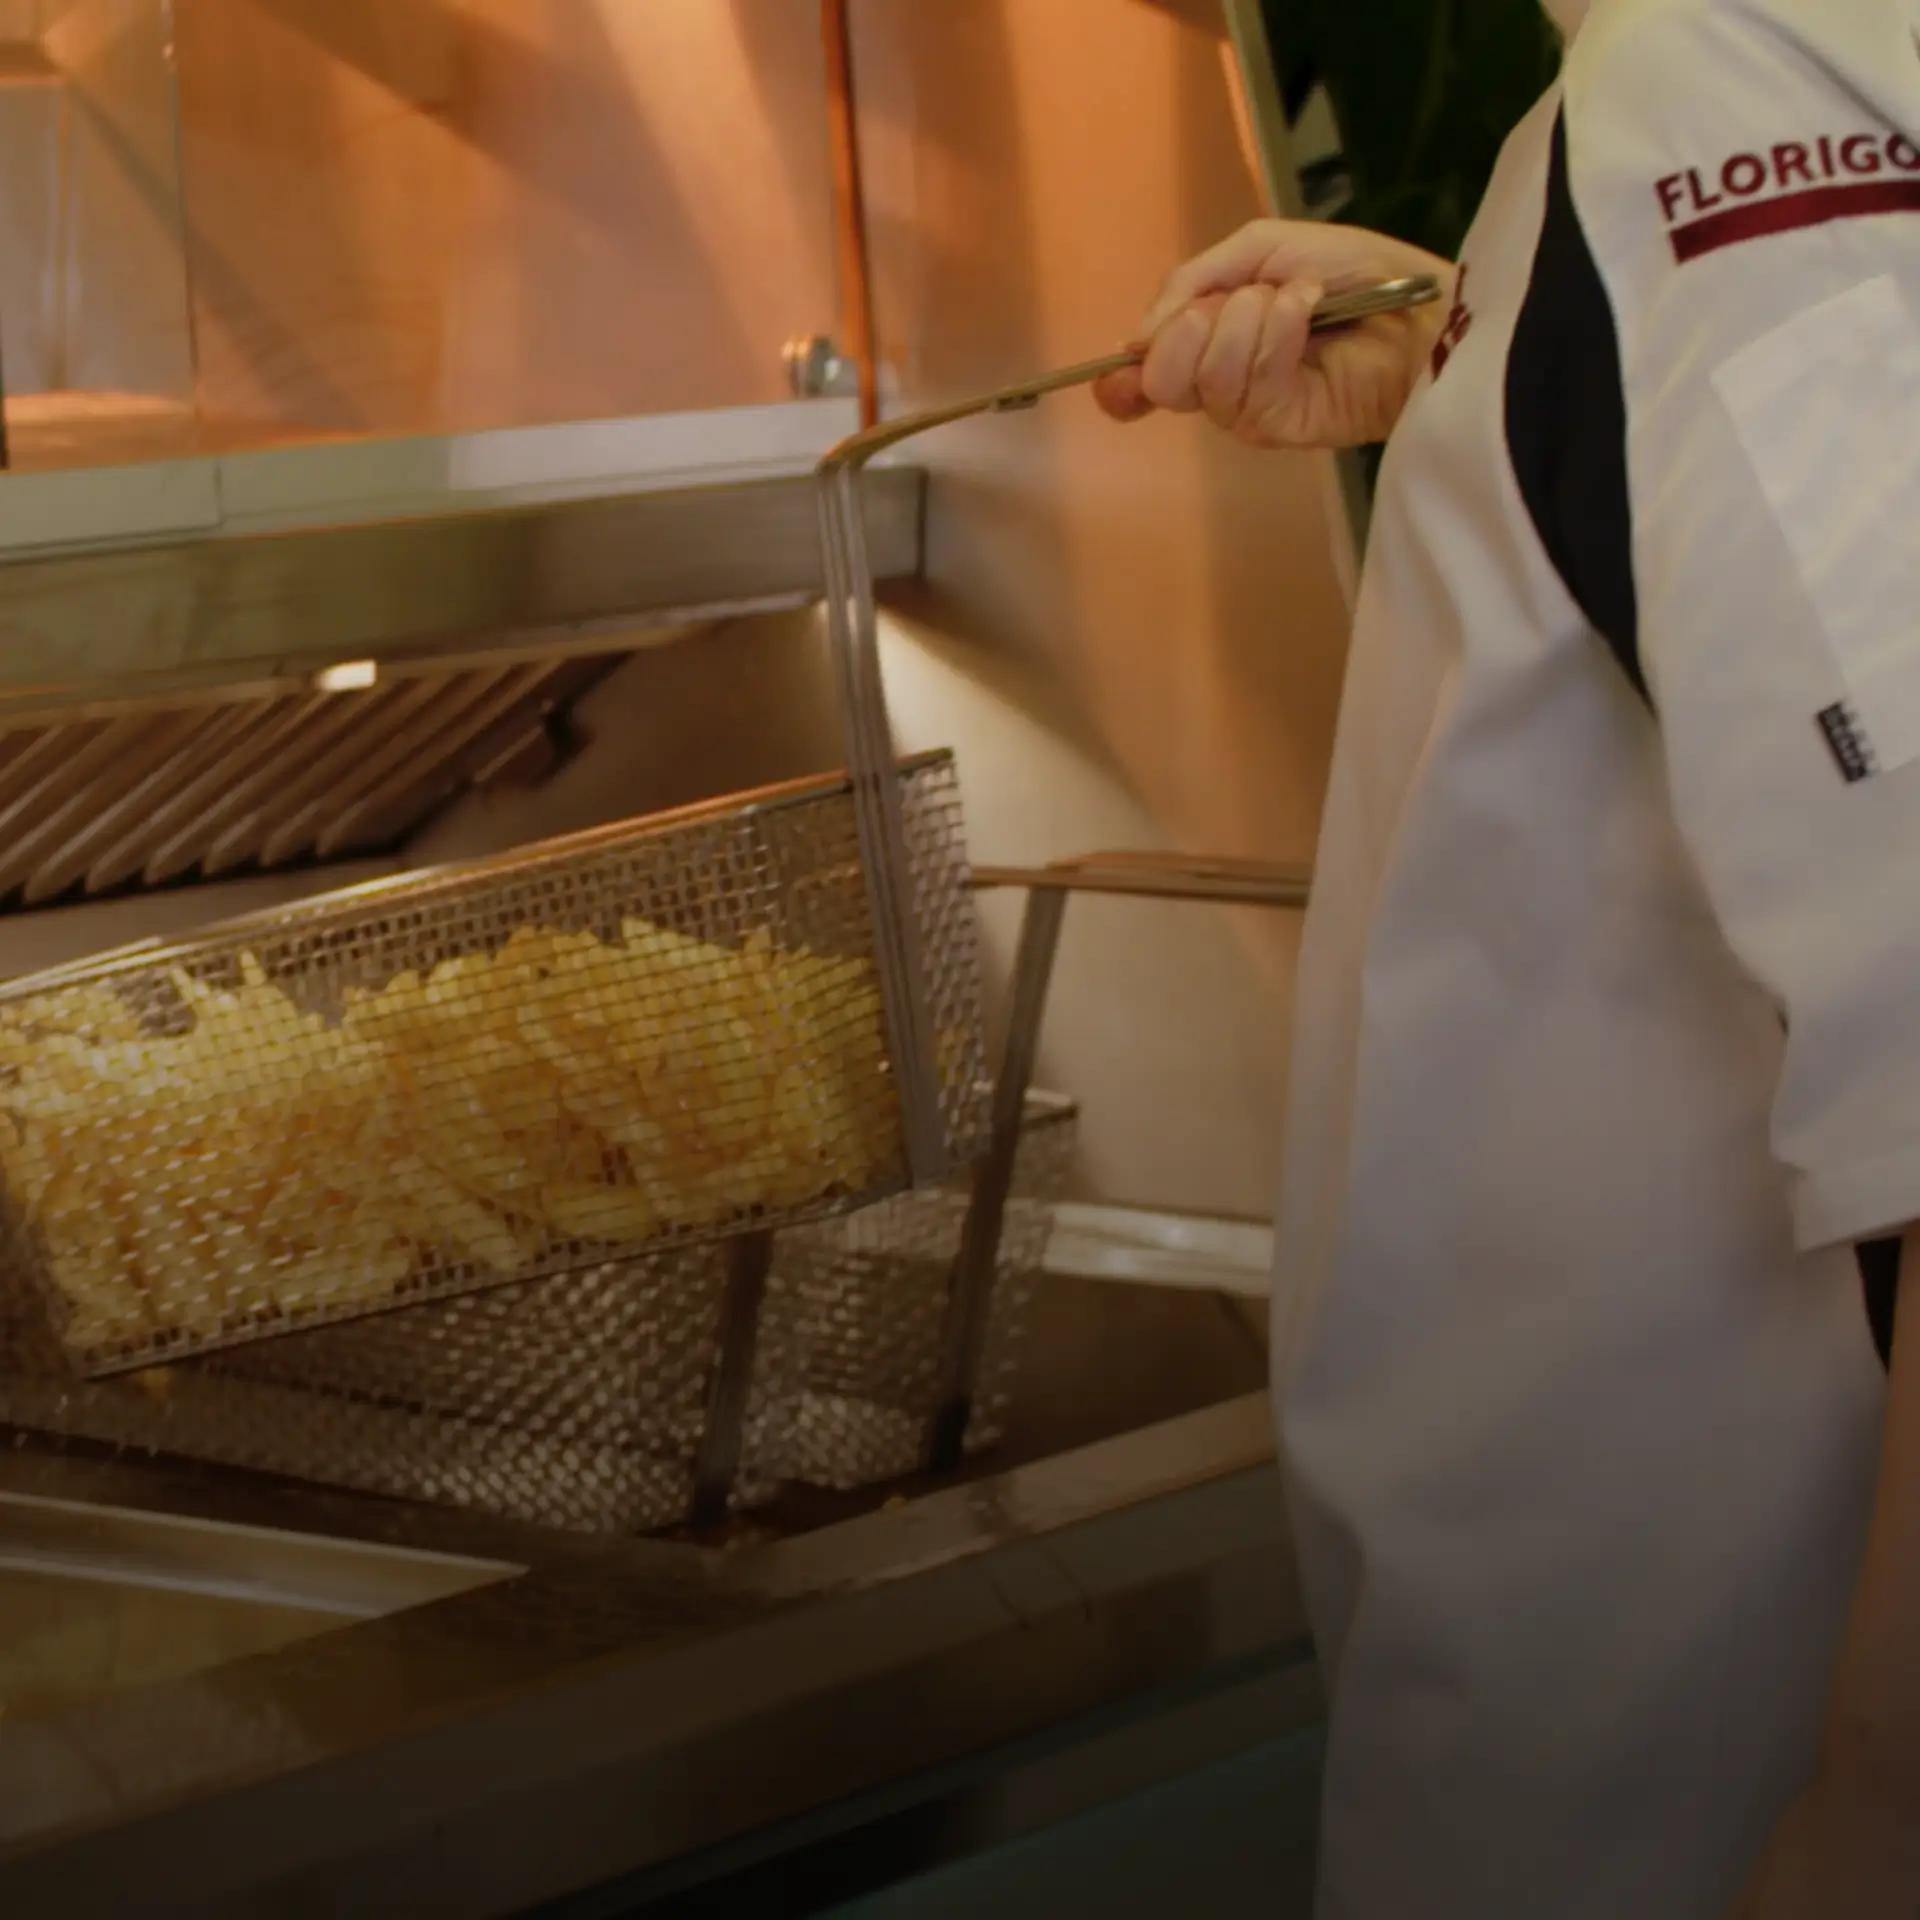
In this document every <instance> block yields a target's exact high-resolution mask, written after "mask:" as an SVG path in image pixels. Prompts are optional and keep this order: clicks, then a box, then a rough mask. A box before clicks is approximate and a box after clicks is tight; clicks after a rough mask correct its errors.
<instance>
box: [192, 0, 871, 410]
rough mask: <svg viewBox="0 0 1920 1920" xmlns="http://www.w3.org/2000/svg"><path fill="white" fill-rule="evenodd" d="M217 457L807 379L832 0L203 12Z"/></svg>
mask: <svg viewBox="0 0 1920 1920" xmlns="http://www.w3.org/2000/svg"><path fill="white" fill-rule="evenodd" d="M178 30H179V72H180V89H181V123H182V144H183V151H184V156H185V160H184V164H185V182H186V203H187V208H188V218H189V223H190V230H191V234H192V250H193V258H194V263H195V294H196V299H195V319H196V323H197V337H198V342H199V356H200V366H199V374H200V388H199V392H200V402H201V409H202V414H203V421H204V432H205V436H206V439H207V441H208V443H209V444H213V445H219V446H234V445H255V444H262V443H275V442H284V441H287V440H300V439H310V438H319V437H332V436H341V435H363V434H380V435H390V434H404V433H425V432H445V431H457V430H470V429H476V428H486V427H505V426H527V425H536V424H545V423H550V422H558V421H566V420H581V419H595V418H609V417H619V416H625V415H632V414H645V413H656V412H671V411H680V410H686V409H703V408H712V407H725V406H738V405H745V404H753V403H759V402H768V401H777V400H782V399H785V398H787V397H789V395H788V391H787V387H786V376H785V370H784V367H783V363H782V355H781V350H782V347H783V345H784V343H785V342H786V340H787V339H788V338H789V337H791V336H794V335H797V334H805V333H816V332H820V333H830V332H832V331H833V328H834V323H835V315H836V304H837V303H836V297H835V278H834V268H833V259H834V256H833V222H832V189H831V169H830V163H829V155H828V151H827V131H826V128H827V121H826V108H825V98H826V80H825V69H824V61H823V57H822V53H821V47H820V40H819V21H818V10H817V9H816V8H815V7H812V6H809V5H805V4H796V0H192V4H191V5H190V6H188V7H185V8H182V9H181V10H180V16H179V23H178Z"/></svg>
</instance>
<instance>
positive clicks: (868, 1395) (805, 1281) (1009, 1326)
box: [761, 1102, 1076, 1490]
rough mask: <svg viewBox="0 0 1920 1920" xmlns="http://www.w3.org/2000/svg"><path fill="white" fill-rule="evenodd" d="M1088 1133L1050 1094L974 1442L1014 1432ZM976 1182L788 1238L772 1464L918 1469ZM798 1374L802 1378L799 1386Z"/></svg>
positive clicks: (773, 1346) (1004, 1278)
mask: <svg viewBox="0 0 1920 1920" xmlns="http://www.w3.org/2000/svg"><path fill="white" fill-rule="evenodd" d="M1075 1133H1076V1123H1075V1115H1074V1112H1073V1110H1072V1109H1071V1108H1070V1107H1065V1106H1063V1105H1061V1104H1060V1103H1057V1102H1056V1103H1051V1104H1047V1105H1041V1104H1038V1103H1036V1104H1035V1105H1034V1106H1033V1107H1032V1108H1030V1110H1029V1115H1028V1124H1027V1129H1026V1132H1025V1135H1024V1137H1023V1139H1022V1141H1021V1146H1020V1154H1019V1158H1018V1160H1017V1161H1016V1163H1015V1178H1014V1189H1013V1193H1012V1196H1011V1197H1010V1199H1009V1201H1008V1205H1007V1211H1006V1222H1005V1227H1004V1229H1003V1232H1002V1236H1001V1241H1000V1249H999V1258H998V1262H997V1266H996V1272H995V1282H994V1290H993V1296H992V1302H991V1307H990V1312H989V1317H988V1323H987V1342H986V1349H985V1353H984V1357H983V1359H982V1362H981V1369H980V1375H979V1379H978V1381H977V1383H976V1388H975V1397H974V1411H973V1419H972V1422H971V1424H970V1426H969V1428H968V1431H967V1446H968V1447H969V1449H978V1448H982V1447H986V1446H990V1445H992V1444H993V1443H994V1442H995V1441H997V1440H999V1439H1000V1438H1001V1437H1002V1435H1003V1434H1004V1431H1005V1427H1006V1419H1007V1412H1008V1408H1009V1406H1010V1404H1011V1400H1012V1396H1013V1391H1014V1385H1015V1376H1016V1372H1017V1368H1018V1363H1019V1350H1020V1341H1021V1337H1022V1335H1023V1333H1024V1331H1025V1324H1026V1311H1027V1306H1028V1302H1029V1301H1030V1299H1031V1297H1032V1293H1033V1285H1034V1280H1035V1277H1036V1276H1037V1274H1038V1273H1039V1271H1040V1266H1041V1262H1042V1260H1043V1259H1044V1257H1045V1254H1046V1249H1047V1240H1048V1237H1049V1235H1050V1234H1051V1232H1052V1228H1053V1206H1054V1203H1055V1202H1056V1201H1057V1200H1058V1198H1059V1196H1060V1194H1061V1192H1062V1191H1063V1190H1064V1186H1065V1182H1066V1179H1067V1174H1068V1170H1069V1168H1070V1165H1071V1162H1072V1157H1073V1148H1074V1139H1075ZM969 1192H970V1188H969V1186H968V1183H967V1182H965V1181H955V1182H952V1183H950V1184H949V1185H947V1186H944V1187H929V1188H925V1189H923V1190H921V1191H919V1192H916V1193H905V1194H900V1195H897V1196H896V1197H894V1198H892V1199H888V1200H883V1201H881V1202H880V1203H879V1204H878V1205H876V1206H871V1207H867V1208H863V1209H862V1210H861V1211H860V1212H858V1213H855V1214H850V1215H848V1216H847V1217H846V1218H844V1219H839V1220H831V1221H827V1222H824V1223H822V1224H820V1225H817V1226H809V1227H803V1228H800V1229H798V1230H796V1231H794V1232H792V1233H788V1234H783V1235H781V1237H780V1240H779V1243H778V1247H777V1250H776V1253H775V1258H774V1267H773V1273H772V1276H771V1278H770V1280H769V1282H768V1288H767V1299H766V1305H765V1308H764V1310H763V1320H762V1332H761V1351H762V1353H763V1354H764V1355H765V1356H766V1367H767V1376H766V1379H765V1381H764V1382H763V1386H762V1391H763V1395H764V1397H765V1398H766V1399H767V1400H769V1401H774V1402H778V1401H779V1400H780V1397H781V1396H782V1395H787V1394H790V1395H791V1398H790V1399H788V1400H787V1401H786V1402H785V1404H784V1405H783V1406H782V1408H781V1412H780V1414H779V1417H777V1418H776V1419H773V1420H770V1421H769V1422H768V1425H767V1430H766V1442H767V1444H769V1445H771V1446H772V1447H773V1448H774V1449H775V1450H776V1458H775V1460H774V1462H773V1464H772V1465H771V1466H770V1467H769V1468H768V1469H767V1471H768V1473H769V1475H770V1476H771V1477H774V1478H778V1479H784V1480H800V1481H805V1482H807V1483H808V1484H809V1485H812V1486H819V1487H828V1488H833V1489H838V1490H850V1489H853V1488H858V1487H865V1486H873V1485H877V1484H879V1483H881V1482H884V1481H887V1480H893V1479H898V1478H900V1477H902V1476H903V1475H906V1474H910V1473H913V1472H915V1471H916V1470H917V1469H918V1468H919V1466H920V1464H921V1460H922V1452H923V1449H924V1447H925V1445H926V1441H927V1429H928V1422H929V1421H930V1420H931V1419H932V1417H933V1415H934V1413H935V1412H936V1411H937V1407H936V1404H935V1402H936V1399H937V1396H938V1379H939V1371H940V1362H941V1353H942V1347H943V1342H944V1339H945V1333H946V1325H947V1306H948V1300H949V1297H950V1294H951V1291H952V1282H953V1268H954V1260H955V1257H956V1256H957V1255H958V1253H959V1251H960V1232H961V1225H962V1222H963V1221H964V1220H965V1217H966V1211H967V1202H968V1197H969ZM790 1380H791V1381H792V1383H793V1384H792V1386H791V1387H790V1386H789V1385H788V1382H789V1381H790Z"/></svg>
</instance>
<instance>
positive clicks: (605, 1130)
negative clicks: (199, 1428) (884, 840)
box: [0, 755, 984, 1390]
mask: <svg viewBox="0 0 1920 1920" xmlns="http://www.w3.org/2000/svg"><path fill="white" fill-rule="evenodd" d="M901 779H902V783H903V794H904V801H905V808H906V815H907V821H908V835H907V837H908V844H909V852H910V866H911V868H912V878H913V888H914V899H913V908H914V913H915V918H916V922H917V925H918V928H919V930H920V933H921V937H922V945H923V948H924V951H925V957H926V974H927V980H926V988H927V992H928V994H929V996H930V999H931V1002H932V1013H933V1024H934V1030H935V1032H936V1033H937V1035H938V1036H939V1048H940V1054H941V1059H940V1066H941V1079H942V1087H943V1118H944V1121H945V1125H946V1129H947V1133H948V1136H949V1140H950V1143H951V1145H952V1148H953V1152H954V1155H955V1158H956V1162H961V1161H964V1159H965V1157H966V1156H967V1155H968V1154H970V1152H971V1151H972V1148H973V1145H974V1142H975V1141H976V1140H977V1137H978V1127H979V1123H980V1100H979V1088H980V1085H981V1082H982V1080H983V1078H984V1073H983V1065H982V1062H983V1050H982V1041H981V1012H980V1006H981V996H980V956H979V940H978V928H977V919H976V915H975V910H974V905H973V901H972V898H971V895H970V892H969V889H968V883H967V869H966V858H965V847H964V832H963V827H962V821H961V815H960V806H959V797H958V790H957V785H956V782H955V778H954V771H953V765H952V761H951V758H950V756H947V755H930V756H925V757H923V758H921V759H919V760H916V761H912V762H909V763H907V764H906V765H905V766H903V768H902V770H901ZM904 1184H905V1173H904V1164H903V1156H902V1146H901V1138H900V1125H899V1112H898V1106H897V1103H896V1100H895V1096H894V1076H893V1071H892V1063H891V1061H890V1059H889V1057H888V1051H887V1035H886V1030H885V1023H884V1017H883V1013H882V1006H881V999H880V993H879V984H878V979H877V976H876V974H875V970H874V941H873V928H872V923H871V917H870V913H869V908H868V899H867V892H866V887H865V882H864V877H863V874H862V870H861V867H860V862H859V850H858V842H857V834H856V829H855V820H854V812H853V806H852V801H851V797H850V794H849V791H848V789H847V787H846V785H845V783H844V782H832V781H825V782H813V783H809V784H807V785H805V786H803V787H800V788H796V789H790V790H784V791H782V792H780V793H779V794H776V795H761V796H749V797H747V798H745V799H743V800H741V801H738V802H734V803H726V804H721V805H718V806H714V807H709V808H703V809H699V810H696V811H694V812H692V813H689V814H683V815H676V816H662V817H660V818H657V819H653V820H644V821H638V822H633V823H630V824H627V825H623V826H620V827H616V828H608V829H603V830H600V831H598V832H595V833H591V834H587V835H581V836H576V837H574V838H572V839H569V840H564V841H555V842H550V843H548V844H546V845H544V846H542V847H537V848H532V849H528V850H526V851H525V852H522V853H519V854H515V855H512V856H509V857H506V858H503V859H500V860H496V861H490V862H485V863H481V864H478V865H476V866H472V867H466V868H459V869H444V870H441V871H439V872H436V873H433V874H428V875H422V876H415V877H411V878H408V879H405V880H402V881H399V882H395V883H383V884H382V885H379V886H377V887H374V888H371V889H359V890H355V891H353V892H350V893H346V894H340V895H335V896H331V897H330V898H327V899H323V900H319V901H309V902H306V903H303V904H302V905H300V906H298V907H294V908H290V909H287V910H285V911H283V912H281V913H278V914H274V915H270V916H261V917H259V918H257V919H253V920H249V921H245V922H235V923H232V924H231V925H229V926H227V927H225V928H223V929H219V930H215V931H213V932H210V933H208V934H207V935H205V936H203V937H199V938H196V939H194V940H192V941H189V942H185V943H182V944H179V945H176V946H171V947H165V948H156V949H152V950H136V951H135V952H133V953H131V954H128V955H122V956H114V957H110V958H109V959H108V960H106V961H103V962H99V963H95V964H93V965H91V966H83V967H78V968H72V969H68V970H65V971H63V972H61V973H59V974H54V975H45V976H40V977H38V978H36V979H31V980H28V981H24V982H16V983H13V984H12V985H11V986H9V987H8V989H7V990H6V991H5V992H4V993H0V1255H4V1256H6V1257H9V1258H10V1259H11V1261H12V1263H13V1264H15V1265H17V1266H18V1267H19V1269H20V1270H21V1271H22V1272H23V1273H25V1274H26V1275H28V1276H29V1277H30V1278H31V1280H32V1281H33V1283H34V1284H35V1286H36V1287H37V1288H38V1290H39V1292H40V1294H41V1296H42V1299H43V1302H44V1304H45V1308H46V1309H47V1310H48V1311H49V1312H50V1314H51V1317H52V1323H53V1325H54V1326H55V1328H56V1330H57V1331H58V1333H59V1337H60V1339H61V1341H62V1343H63V1344H64V1346H65V1348H66V1350H67V1351H68V1353H69V1354H70V1355H71V1356H72V1357H73V1359H74V1361H75V1362H76V1364H77V1365H79V1367H80V1368H81V1369H82V1371H84V1372H87V1373H89V1374H92V1375H102V1374H109V1373H113V1372H117V1371H129V1370H134V1369H140V1368H146V1367H150V1366H152V1365H154V1364H155V1363H157V1362H163V1361H174V1360H179V1359H182V1358H185V1357H189V1356H192V1355H195V1354H207V1353H211V1352H214V1351H218V1350H222V1349H226V1348H233V1347H238V1346H240V1345H243V1344H246V1343H249V1342H253V1341H258V1340H261V1339H262V1338H264V1337H266V1336H274V1335H285V1334H287V1333H289V1332H292V1331H297V1330H309V1329H315V1328H318V1327H321V1326H324V1325H327V1324H329V1323H333V1322H339V1321H347V1320H352V1319H356V1318H358V1317H361V1316H365V1315H367V1314H370V1313H378V1312H385V1311H389V1310H392V1309H395V1308H402V1307H414V1306H419V1305H421V1304H423V1303H426V1302H430V1301H435V1300H443V1299H449V1298H452V1297H456V1296H460V1295H465V1294H473V1293H477V1292H479V1291H481V1290H483V1289H490V1288H502V1287H505V1288H511V1287H513V1286H515V1285H522V1286H524V1284H525V1283H528V1282H530V1281H534V1280H539V1279H545V1278H551V1277H554V1276H558V1275H563V1274H582V1275H589V1276H590V1275H592V1274H593V1273H596V1272H599V1271H602V1270H605V1269H606V1268H607V1267H608V1265H609V1263H610V1262H631V1261H633V1260H634V1259H636V1258H639V1257H642V1256H646V1255H652V1254H655V1253H658V1252H661V1251H664V1250H666V1249H669V1248H674V1247H682V1246H693V1245H698V1244H700V1243H703V1242H706V1241H709V1240H712V1239H714V1238H716V1237H718V1236H723V1235H726V1234H729V1233H735V1232H740V1231H745V1230H749V1229H754V1228H768V1227H775V1226H784V1225H789V1224H792V1223H796V1222H802V1221H806V1220H810V1219H818V1218H821V1217H823V1216H826V1215H830V1214H832V1213H834V1212H837V1211H841V1210H844V1209H848V1208H851V1207H855V1206H858V1205H860V1204H862V1203H864V1202H867V1201H870V1200H872V1199H873V1198H875V1197H876V1196H879V1195H884V1194H888V1193H892V1192H897V1191H898V1190H900V1189H901V1188H902V1187H903V1186H904ZM581 1285H582V1287H583V1288H584V1289H587V1290H588V1292H589V1293H590V1291H591V1288H592V1285H593V1282H592V1280H591V1279H590V1278H589V1279H583V1281H582V1282H581ZM514 1297H515V1298H517V1299H519V1300H520V1301H522V1302H524V1301H525V1300H526V1299H527V1298H528V1297H529V1296H527V1295H525V1294H524V1293H523V1294H520V1295H517V1296H514ZM600 1305H601V1306H602V1307H603V1308H604V1305H605V1302H604V1301H602V1302H600ZM502 1310H503V1311H505V1310H506V1309H505V1308H503V1309H502ZM475 1311H476V1312H478V1311H479V1310H478V1309H476V1310H475ZM576 1324H591V1322H590V1320H581V1321H577V1322H576ZM367 1338H368V1339H369V1340H370V1341H377V1338H378V1336H375V1335H368V1336H367ZM263 1390H265V1389H264V1388H263Z"/></svg>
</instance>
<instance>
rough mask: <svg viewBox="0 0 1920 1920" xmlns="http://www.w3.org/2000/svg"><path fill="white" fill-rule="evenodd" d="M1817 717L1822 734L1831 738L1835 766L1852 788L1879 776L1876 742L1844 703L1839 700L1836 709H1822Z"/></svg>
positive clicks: (1828, 741)
mask: <svg viewBox="0 0 1920 1920" xmlns="http://www.w3.org/2000/svg"><path fill="white" fill-rule="evenodd" d="M1817 717H1818V719H1819V722H1820V731H1821V732H1822V733H1823V734H1825V735H1826V737H1827V746H1828V747H1829V749H1830V750H1831V751H1832V754H1833V758H1834V764H1835V765H1836V766H1838V767H1839V769H1840V774H1841V777H1842V778H1843V779H1844V780H1845V781H1846V783H1847V784H1848V785H1849V786H1852V785H1853V783H1854V782H1855V781H1856V780H1865V779H1866V778H1868V777H1869V775H1871V774H1875V773H1878V772H1879V770H1880V766H1879V762H1878V761H1877V760H1875V758H1874V754H1873V742H1872V741H1871V740H1869V739H1868V738H1867V736H1866V732H1865V730H1864V729H1863V728H1862V727H1861V725H1860V716H1859V715H1858V714H1857V713H1855V712H1854V710H1853V709H1852V708H1851V707H1850V706H1848V704H1847V703H1846V702H1845V701H1844V700H1836V701H1835V702H1834V704H1833V705H1832V706H1830V707H1823V708H1821V710H1820V712H1819V715H1818V716H1817Z"/></svg>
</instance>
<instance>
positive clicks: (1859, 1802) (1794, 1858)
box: [1727, 1773, 1920, 1920]
mask: <svg viewBox="0 0 1920 1920" xmlns="http://www.w3.org/2000/svg"><path fill="white" fill-rule="evenodd" d="M1916 1913H1920V1811H1917V1810H1916V1809H1915V1808H1914V1807H1912V1806H1908V1805H1903V1804H1899V1802H1898V1799H1897V1797H1896V1796H1894V1795H1892V1794H1890V1793H1888V1792H1886V1791H1884V1790H1883V1789H1881V1788H1879V1787H1877V1786H1875V1785H1873V1784H1872V1783H1870V1782H1864V1781H1855V1782H1853V1783H1851V1784H1849V1785H1843V1784H1842V1783H1840V1782H1839V1781H1838V1780H1837V1779H1835V1778H1834V1777H1833V1776H1832V1775H1830V1774H1824V1773H1823V1774H1822V1776H1821V1777H1820V1779H1818V1780H1817V1781H1816V1782H1815V1784H1814V1785H1813V1786H1812V1787H1811V1788H1809V1789H1808V1791H1807V1792H1806V1793H1805V1794H1803V1795H1802V1796H1801V1797H1800V1798H1799V1799H1798V1800H1796V1801H1795V1802H1794V1804H1793V1805H1792V1806H1791V1807H1790V1808H1789V1809H1788V1810H1787V1813H1786V1816H1785V1818H1784V1819H1783V1820H1782V1821H1781V1822H1780V1825H1779V1826H1778V1827H1777V1828H1776V1829H1775V1830H1774V1834H1773V1838H1772V1840H1771V1841H1770V1842H1769V1843H1768V1846H1767V1850H1766V1852H1765V1853H1764V1854H1762V1855H1761V1858H1760V1864H1759V1865H1758V1866H1757V1867H1756V1868H1755V1869H1754V1872H1753V1876H1752V1878H1751V1879H1750V1880H1749V1881H1748V1882H1747V1885H1746V1887H1745V1888H1744V1889H1743V1891H1742V1892H1741V1895H1740V1898H1739V1899H1738V1900H1736V1901H1735V1902H1734V1904H1733V1907H1732V1909H1731V1910H1730V1911H1729V1913H1728V1915H1727V1920H1913V1917H1914V1915H1915V1914H1916Z"/></svg>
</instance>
